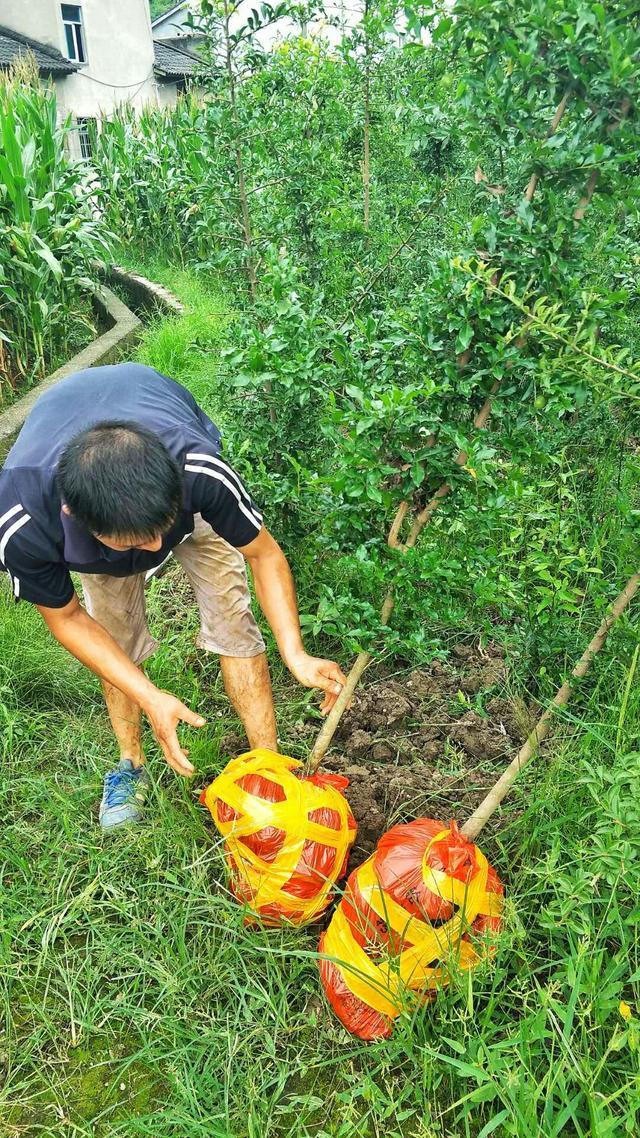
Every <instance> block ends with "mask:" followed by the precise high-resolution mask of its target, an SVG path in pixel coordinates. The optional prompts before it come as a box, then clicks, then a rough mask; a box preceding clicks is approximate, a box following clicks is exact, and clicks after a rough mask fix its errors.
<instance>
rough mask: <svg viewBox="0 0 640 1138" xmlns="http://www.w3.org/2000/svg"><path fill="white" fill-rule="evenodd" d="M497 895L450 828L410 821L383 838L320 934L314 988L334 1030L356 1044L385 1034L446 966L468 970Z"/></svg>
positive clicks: (487, 869)
mask: <svg viewBox="0 0 640 1138" xmlns="http://www.w3.org/2000/svg"><path fill="white" fill-rule="evenodd" d="M502 894H503V887H502V884H501V883H500V880H499V878H498V876H497V874H496V872H495V870H494V869H492V868H491V866H490V865H489V864H488V862H487V859H486V858H485V856H484V854H482V853H481V851H480V850H479V849H478V847H477V846H475V845H474V844H473V843H472V842H470V841H468V840H467V839H466V838H465V837H464V836H463V835H462V834H461V833H460V831H459V829H458V826H457V825H456V823H455V822H451V823H450V824H449V826H447V825H446V824H445V823H443V822H436V821H434V820H433V819H430V818H420V819H418V820H417V821H415V822H410V823H408V824H406V825H401V826H394V827H393V828H392V829H391V830H389V831H388V832H387V833H386V834H384V836H383V837H382V838H381V839H380V841H379V842H378V845H377V848H376V850H375V853H374V854H373V856H372V857H370V858H369V859H368V861H366V862H364V864H363V865H361V866H359V868H358V869H355V870H354V871H353V873H352V874H351V875H350V877H349V880H348V882H347V886H346V889H345V893H344V896H343V898H342V901H341V902H340V904H339V905H338V908H337V909H336V911H335V913H334V915H333V917H332V918H331V922H330V924H329V927H328V928H327V930H326V932H324V933H323V934H322V936H321V938H320V947H319V951H320V952H321V953H322V954H323V958H322V959H321V960H320V977H321V980H322V985H323V987H324V990H325V992H326V994H327V997H328V999H329V1001H330V1003H331V1005H332V1007H333V1009H334V1011H335V1012H336V1014H337V1015H338V1017H339V1019H340V1020H341V1021H342V1023H343V1024H344V1026H345V1027H346V1028H347V1029H348V1030H349V1031H351V1032H353V1034H354V1035H358V1036H359V1037H360V1038H361V1039H379V1038H382V1037H387V1036H389V1035H390V1034H391V1030H392V1024H393V1020H394V1019H395V1018H396V1017H397V1016H398V1015H400V1013H401V1012H402V1011H404V1010H410V1009H411V1007H412V1006H414V1007H415V1004H416V1001H421V1000H425V999H429V998H432V997H433V996H434V995H435V992H436V990H437V989H438V988H441V987H443V986H444V985H446V984H447V983H448V981H449V972H450V969H452V968H455V967H458V968H465V969H466V968H473V967H475V965H477V964H478V963H479V962H480V960H481V959H483V958H484V957H486V954H487V951H491V945H490V937H489V934H492V933H493V934H495V933H496V932H497V931H498V930H499V928H500V914H501V909H502ZM483 934H484V935H483Z"/></svg>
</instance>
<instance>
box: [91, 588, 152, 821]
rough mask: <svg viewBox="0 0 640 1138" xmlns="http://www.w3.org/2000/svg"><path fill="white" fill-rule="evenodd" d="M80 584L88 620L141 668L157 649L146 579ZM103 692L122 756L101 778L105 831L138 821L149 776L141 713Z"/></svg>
mask: <svg viewBox="0 0 640 1138" xmlns="http://www.w3.org/2000/svg"><path fill="white" fill-rule="evenodd" d="M81 581H82V589H83V593H84V602H85V606H86V609H87V612H88V613H89V615H90V616H92V617H93V618H94V620H97V621H98V623H99V624H101V625H102V627H103V628H106V630H107V632H110V633H111V635H112V636H113V638H114V640H115V641H116V643H117V644H119V645H120V647H121V648H122V649H123V651H124V652H126V653H127V655H128V657H129V659H130V660H133V662H134V664H141V663H142V661H143V660H146V659H147V657H148V656H150V655H151V653H152V652H153V651H154V649H155V647H156V642H155V640H154V639H153V637H152V636H151V634H150V632H149V629H148V627H147V618H146V611H145V601H144V586H145V577H144V574H142V573H141V574H138V575H137V576H134V577H107V576H102V575H93V574H91V575H89V574H82V576H81ZM102 690H103V693H104V698H105V703H106V705H107V711H108V713H109V719H110V720H111V726H112V728H113V733H114V735H115V737H116V742H117V744H118V748H119V751H120V762H119V763H118V765H117V767H115V769H113V770H110V771H108V772H107V774H106V775H105V779H104V792H103V796H102V802H101V803H100V824H101V825H102V827H103V829H105V830H108V829H114V828H115V827H117V826H123V825H126V824H128V823H130V822H136V821H138V819H139V818H140V815H141V811H142V806H143V803H144V798H145V794H146V790H147V787H148V775H147V773H146V771H145V769H144V752H143V750H142V746H141V742H140V708H139V707H138V705H137V704H136V703H134V702H133V701H132V700H130V699H129V698H128V697H127V696H125V695H123V693H122V692H121V691H120V690H119V689H118V688H115V687H114V686H113V685H112V684H107V683H103V685H102Z"/></svg>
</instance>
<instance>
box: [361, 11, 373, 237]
mask: <svg viewBox="0 0 640 1138" xmlns="http://www.w3.org/2000/svg"><path fill="white" fill-rule="evenodd" d="M368 17H369V0H365V4H364V20H365V31H364V138H363V158H362V186H363V191H364V227H365V229H366V230H368V229H369V192H370V181H371V167H370V152H369V146H370V137H369V136H370V129H369V128H370V124H371V115H370V97H371V59H370V50H371V45H370V43H369V29H368V24H367V20H368Z"/></svg>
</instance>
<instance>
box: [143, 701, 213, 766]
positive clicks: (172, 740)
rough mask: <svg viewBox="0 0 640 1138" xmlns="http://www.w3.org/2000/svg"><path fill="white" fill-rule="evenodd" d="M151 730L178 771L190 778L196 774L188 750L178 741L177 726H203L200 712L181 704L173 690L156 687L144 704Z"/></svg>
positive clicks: (203, 721) (170, 763)
mask: <svg viewBox="0 0 640 1138" xmlns="http://www.w3.org/2000/svg"><path fill="white" fill-rule="evenodd" d="M143 711H144V712H145V714H146V716H147V719H148V720H149V723H150V724H151V730H152V731H153V733H154V735H155V737H156V739H157V740H158V742H159V744H160V746H161V747H162V750H163V752H164V757H165V759H166V760H167V762H168V764H169V766H170V767H172V768H173V770H174V771H175V772H176V774H181V775H184V776H185V778H188V777H189V776H190V775H192V774H193V766H192V764H191V763H190V762H189V760H188V759H187V755H188V754H189V752H188V751H183V749H182V747H181V746H180V743H179V741H178V735H177V732H176V728H177V726H178V724H179V723H189V724H190V725H191V727H204V724H205V722H206V720H204V719H203V718H202V716H201V715H197V714H196V713H195V711H190V710H189V708H188V707H187V706H186V705H185V704H184V703H181V701H180V700H179V699H177V698H176V697H175V695H171V693H170V692H166V691H160V690H159V689H158V688H156V689H155V690H154V692H153V693H152V695H151V697H150V698H149V699H148V700H147V701H145V703H144V705H143Z"/></svg>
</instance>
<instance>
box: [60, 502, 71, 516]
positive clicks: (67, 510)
mask: <svg viewBox="0 0 640 1138" xmlns="http://www.w3.org/2000/svg"><path fill="white" fill-rule="evenodd" d="M62 512H63V514H66V515H67V517H68V518H70V517H71V510H70V509H69V507H68V506H67V503H66V502H63V503H62Z"/></svg>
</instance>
